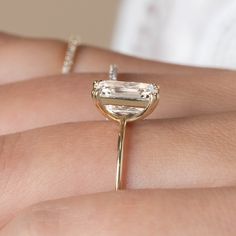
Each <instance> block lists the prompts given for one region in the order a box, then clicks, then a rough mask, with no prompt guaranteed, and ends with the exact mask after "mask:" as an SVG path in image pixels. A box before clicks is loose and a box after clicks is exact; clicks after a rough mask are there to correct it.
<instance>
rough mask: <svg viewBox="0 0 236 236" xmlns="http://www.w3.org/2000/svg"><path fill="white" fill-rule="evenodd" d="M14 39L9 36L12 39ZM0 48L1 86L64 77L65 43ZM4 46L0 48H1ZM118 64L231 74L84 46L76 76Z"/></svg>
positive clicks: (19, 42)
mask: <svg viewBox="0 0 236 236" xmlns="http://www.w3.org/2000/svg"><path fill="white" fill-rule="evenodd" d="M10 37H11V36H8V38H10ZM14 39H15V40H9V42H8V43H6V44H4V45H3V46H2V47H1V52H0V61H1V68H0V84H4V83H9V82H13V81H18V80H24V79H31V78H34V77H41V76H46V75H52V74H59V73H61V68H62V65H63V61H64V57H65V53H66V47H67V45H66V43H65V42H62V41H56V40H47V39H32V38H22V37H21V38H20V37H18V38H17V37H15V38H14ZM0 46H1V45H0ZM111 63H115V64H117V65H118V66H119V70H120V72H121V73H127V72H132V73H134V72H135V73H156V74H159V75H160V74H166V73H168V74H177V73H181V74H182V73H184V74H186V73H187V74H189V73H190V74H192V73H197V74H198V75H201V74H213V75H218V74H221V75H225V76H228V75H229V76H231V75H232V73H234V72H231V71H226V70H216V69H207V68H196V67H188V66H181V65H174V64H168V63H162V62H156V61H150V60H144V59H140V58H135V57H131V56H126V55H122V54H119V53H116V52H111V51H109V50H104V49H100V48H96V47H89V46H84V45H81V46H79V47H78V50H77V54H76V57H75V64H74V68H73V71H74V72H86V73H88V72H89V73H91V72H106V71H107V69H108V66H109V65H110V64H111Z"/></svg>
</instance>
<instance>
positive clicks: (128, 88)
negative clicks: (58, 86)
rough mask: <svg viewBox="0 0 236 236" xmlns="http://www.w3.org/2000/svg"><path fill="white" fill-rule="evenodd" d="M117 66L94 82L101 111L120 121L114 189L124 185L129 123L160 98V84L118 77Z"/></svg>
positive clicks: (95, 96)
mask: <svg viewBox="0 0 236 236" xmlns="http://www.w3.org/2000/svg"><path fill="white" fill-rule="evenodd" d="M117 74H118V73H117V66H115V65H111V66H110V71H109V79H108V80H100V81H94V82H93V89H92V98H93V101H94V103H95V105H96V106H97V108H98V109H99V110H100V112H101V113H102V114H103V115H104V116H105V117H107V118H108V119H110V120H114V121H116V122H118V123H119V126H120V130H119V134H118V150H117V167H116V180H115V190H116V191H117V190H120V189H123V186H124V185H123V178H122V171H123V159H124V157H123V156H124V141H125V130H126V125H127V123H129V122H132V121H136V120H140V119H144V118H145V117H146V116H148V115H149V114H151V113H152V112H153V110H154V109H155V107H156V106H157V104H158V102H159V86H158V85H156V84H152V83H150V84H149V83H140V82H126V81H118V80H117Z"/></svg>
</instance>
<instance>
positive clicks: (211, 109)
mask: <svg viewBox="0 0 236 236" xmlns="http://www.w3.org/2000/svg"><path fill="white" fill-rule="evenodd" d="M99 79H107V75H104V74H100V75H99V74H91V73H90V74H81V75H75V74H74V75H70V76H54V77H50V78H47V77H45V78H40V79H36V80H29V81H24V82H20V83H14V84H8V85H4V86H0V107H1V116H0V134H7V133H11V132H18V131H23V130H27V129H31V128H36V127H42V126H47V125H53V124H58V123H65V122H74V121H85V120H103V119H105V118H104V117H103V116H102V115H101V114H100V113H99V112H98V110H97V109H96V107H95V105H94V104H93V101H92V98H91V90H92V83H93V81H94V80H99ZM119 79H120V80H125V81H137V82H148V83H157V84H159V85H160V103H159V105H158V107H157V109H155V110H154V112H153V114H152V115H151V116H149V118H173V117H183V116H192V115H199V114H211V113H216V112H226V111H234V110H236V102H235V101H236V93H235V91H236V80H235V77H234V76H232V77H227V78H225V77H224V76H223V77H221V76H202V77H201V79H200V78H199V77H198V76H192V75H191V76H190V75H189V76H187V75H185V76H182V75H181V76H180V75H175V76H174V75H166V76H155V75H135V74H133V75H132V74H130V75H129V74H127V75H120V76H119ZM229 85H230V86H229Z"/></svg>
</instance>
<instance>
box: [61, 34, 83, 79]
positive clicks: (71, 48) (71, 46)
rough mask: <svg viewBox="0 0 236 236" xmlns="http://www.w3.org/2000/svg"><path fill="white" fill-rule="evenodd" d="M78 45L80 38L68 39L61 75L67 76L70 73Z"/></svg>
mask: <svg viewBox="0 0 236 236" xmlns="http://www.w3.org/2000/svg"><path fill="white" fill-rule="evenodd" d="M79 45H80V38H79V37H71V38H70V39H69V42H68V46H67V50H66V55H65V59H64V63H63V67H62V70H61V73H62V74H68V73H70V72H71V69H72V66H73V64H74V58H75V54H76V50H77V48H78V46H79Z"/></svg>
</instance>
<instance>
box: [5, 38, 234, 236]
mask: <svg viewBox="0 0 236 236" xmlns="http://www.w3.org/2000/svg"><path fill="white" fill-rule="evenodd" d="M0 41H1V40H0ZM45 42H47V43H46V44H45ZM28 44H30V45H31V46H30V47H29V48H28V50H25V47H26V48H27V45H28ZM28 46H29V45H28ZM0 47H2V49H4V50H1V52H0V60H1V61H2V60H3V59H1V58H5V57H6V56H7V57H8V58H14V59H15V60H11V61H10V60H8V63H7V62H6V61H5V62H4V63H5V64H4V66H1V68H0V79H1V84H2V85H1V86H0V98H1V99H0V107H1V116H0V132H1V135H2V136H1V137H0V147H1V148H0V150H1V151H0V170H1V171H0V209H1V210H0V222H1V226H4V225H5V224H6V223H7V222H9V224H7V225H6V226H5V227H4V228H3V229H2V232H1V233H2V235H4V236H5V235H13V236H14V235H32V234H33V233H34V234H35V235H60V234H61V235H69V236H70V235H78V234H81V235H95V232H97V234H96V235H99V234H98V233H100V235H112V233H113V235H120V234H123V235H156V234H158V235H217V233H218V235H235V232H236V228H235V226H234V224H233V222H234V219H235V217H236V208H235V201H236V200H235V188H234V186H235V183H236V174H235V167H236V162H235V160H236V159H235V153H236V145H235V143H236V142H235V141H236V137H235V136H236V122H235V121H236V113H235V112H234V111H235V110H236V109H235V108H236V95H235V92H234V91H235V88H236V82H235V75H236V72H234V71H226V70H225V71H223V70H222V71H221V70H214V69H202V68H193V67H184V66H176V65H169V64H165V63H164V64H163V63H158V62H157V63H156V62H149V61H144V60H139V59H134V58H131V57H126V56H122V55H118V54H115V53H111V52H108V51H103V50H101V49H96V48H90V47H84V46H82V47H80V49H79V50H78V54H77V59H76V64H75V67H74V70H75V72H81V71H82V72H84V73H79V74H77V73H75V74H71V75H67V76H63V75H57V74H58V73H60V66H61V64H62V61H63V55H64V54H63V53H65V44H64V43H63V42H57V41H45V40H43V41H41V40H30V39H22V38H21V39H18V38H17V37H11V36H8V35H5V36H4V39H3V38H2V43H0ZM13 49H14V50H13ZM43 49H44V50H43ZM6 52H7V53H6ZM20 52H22V53H23V52H24V53H23V54H22V53H20ZM32 52H34V53H32ZM36 52H39V53H38V54H36ZM54 52H55V53H54ZM4 53H5V54H4ZM37 59H38V63H39V64H38V65H37V64H35V65H34V66H32V65H33V64H29V61H30V62H31V63H32V62H34V61H37ZM113 62H115V63H117V64H118V65H119V67H120V68H121V72H124V74H121V75H120V79H121V80H130V81H147V82H156V83H158V84H160V86H161V101H160V104H159V105H158V108H157V109H156V111H155V112H154V113H153V114H152V116H150V118H152V120H150V119H149V120H146V121H141V122H137V123H134V124H130V125H129V127H128V131H127V145H126V156H127V158H126V159H127V163H126V165H125V166H126V169H125V180H126V183H125V184H126V187H127V188H129V189H137V188H141V189H150V190H140V191H127V192H126V191H122V192H119V193H109V191H111V190H113V187H114V186H113V184H114V179H115V167H116V166H115V165H116V163H115V162H116V160H115V158H112V157H113V156H114V157H115V156H116V142H117V132H118V130H117V126H116V124H115V123H114V122H107V121H104V118H103V117H102V116H101V115H100V114H99V113H98V111H97V110H96V108H95V107H94V105H93V104H92V101H91V98H90V90H91V87H92V82H93V81H94V80H96V79H106V77H107V74H106V71H107V66H108V65H109V64H110V63H113ZM12 68H16V70H12ZM97 72H101V73H97ZM130 72H133V73H135V74H127V73H130ZM143 72H145V73H146V75H143V74H141V73H143ZM148 72H152V74H151V75H150V74H147V73H148ZM17 75H18V76H17ZM21 80H22V81H21ZM160 118H161V119H160ZM72 122H73V123H72ZM15 132H16V133H15ZM216 187H217V188H216ZM160 188H168V189H169V190H160ZM173 188H175V189H176V188H178V190H171V189H173ZM180 188H186V190H180ZM193 188H197V189H195V190H193ZM203 188H204V189H203ZM151 189H153V190H151ZM155 189H156V190H155ZM158 189H159V190H158ZM97 192H104V193H102V194H99V195H97V194H94V193H97ZM84 194H89V195H84ZM81 195H83V196H81ZM71 196H76V197H74V198H73V199H72V198H71ZM57 198H68V199H61V200H57V201H56V202H54V201H53V199H57ZM50 199H51V200H52V201H51V202H47V203H40V207H41V206H43V207H42V208H43V210H39V212H40V213H39V216H38V214H35V213H34V212H35V211H33V213H32V209H35V208H36V209H38V208H39V209H41V208H40V207H39V206H38V205H36V206H32V207H30V208H28V207H29V205H32V204H36V203H38V202H41V201H46V200H50ZM117 199H118V200H120V202H119V201H118V200H117ZM135 199H136V201H135ZM137 199H138V200H137ZM118 202H119V203H118ZM127 202H128V203H127ZM173 202H174V204H173ZM85 203H86V204H85ZM132 203H133V204H134V205H132ZM185 204H186V206H185ZM45 206H46V208H47V209H46V210H45V211H44V208H45ZM206 206H207V207H206ZM24 208H26V210H23V211H22V212H21V210H22V209H24ZM48 208H49V210H48ZM50 209H51V210H50ZM63 209H64V210H63ZM58 211H59V212H58ZM61 211H62V212H61ZM36 212H38V211H36ZM143 212H145V213H143ZM41 213H42V214H41ZM51 213H52V215H53V216H54V217H55V218H56V220H57V221H56V223H55V220H54V219H53V217H52V216H51ZM114 213H117V214H118V217H117V218H114V221H112V220H111V218H112V217H111V216H112V215H114ZM16 214H17V215H18V216H17V217H16V218H15V219H13V218H14V217H13V216H14V215H16ZM42 215H43V218H44V216H45V220H43V221H42V220H41V219H42ZM180 215H181V216H182V217H179V216H180ZM47 216H48V217H47ZM127 216H129V219H131V220H127V218H128V217H127ZM38 217H39V219H38ZM58 219H59V220H58ZM85 219H86V221H85ZM191 219H192V220H191ZM51 220H53V221H51ZM219 221H220V222H221V224H219ZM50 222H53V223H55V224H56V225H57V226H58V227H54V226H52V225H51V224H50ZM65 222H66V223H65ZM78 222H79V224H78ZM140 222H143V224H141V223H140ZM170 224H171V225H172V227H170ZM27 225H30V227H28V226H27ZM91 225H93V226H96V227H93V230H94V231H91V230H92V228H91ZM185 225H187V226H189V227H188V228H186V226H185ZM196 225H197V226H196ZM47 226H48V227H47ZM101 226H102V227H101ZM99 227H100V228H99ZM135 227H136V228H135ZM31 228H32V230H33V231H32V232H31V231H30V230H31ZM128 229H129V231H128ZM131 229H133V230H134V231H132V230H131ZM55 230H57V231H55ZM83 230H85V231H83ZM135 230H137V231H135ZM65 232H67V233H65ZM111 232H112V233H111ZM34 234H33V235H34ZM0 235H1V234H0Z"/></svg>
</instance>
